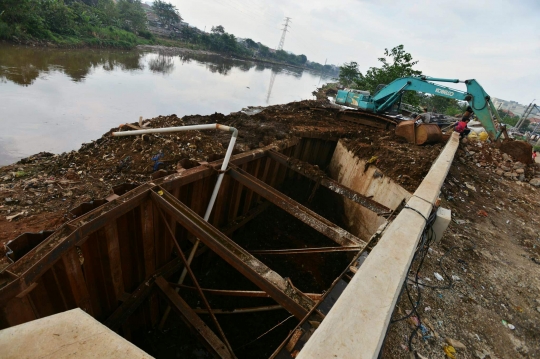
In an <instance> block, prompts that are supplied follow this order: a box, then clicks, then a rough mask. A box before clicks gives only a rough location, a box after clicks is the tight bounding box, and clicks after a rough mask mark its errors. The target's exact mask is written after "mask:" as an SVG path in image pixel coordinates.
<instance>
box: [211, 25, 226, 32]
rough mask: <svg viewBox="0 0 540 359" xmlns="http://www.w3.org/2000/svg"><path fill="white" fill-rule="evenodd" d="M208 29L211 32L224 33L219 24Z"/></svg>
mask: <svg viewBox="0 0 540 359" xmlns="http://www.w3.org/2000/svg"><path fill="white" fill-rule="evenodd" d="M210 31H211V32H212V34H224V33H225V28H224V27H223V26H221V25H218V26H212V29H211V30H210Z"/></svg>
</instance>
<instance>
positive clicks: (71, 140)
mask: <svg viewBox="0 0 540 359" xmlns="http://www.w3.org/2000/svg"><path fill="white" fill-rule="evenodd" d="M216 75H217V76H216ZM318 83H319V76H318V74H313V73H309V72H305V71H302V70H301V69H296V68H284V67H279V66H268V65H266V64H263V63H257V62H250V61H241V60H236V59H231V58H225V57H221V56H217V55H211V54H182V55H179V56H178V55H177V56H166V55H163V54H157V53H151V52H141V51H115V50H91V49H83V50H64V49H42V48H31V47H16V46H7V45H2V44H0V98H1V99H2V101H0V125H1V126H2V131H0V165H5V164H8V163H11V162H13V161H15V160H17V159H20V158H22V157H25V156H28V155H31V154H34V153H37V152H41V151H49V152H54V153H59V152H63V151H69V150H72V149H76V148H78V147H79V146H80V144H81V143H83V142H88V141H90V140H93V139H97V138H98V137H99V136H101V134H103V133H104V132H106V131H108V130H109V129H110V128H111V127H115V126H118V125H119V124H121V123H126V122H134V121H136V120H137V119H138V117H139V116H143V117H144V118H151V117H155V116H158V115H168V114H172V113H175V114H177V115H179V116H183V115H191V114H201V115H207V114H211V113H214V112H221V113H229V112H232V111H239V110H241V109H242V108H244V107H246V106H261V105H266V104H270V105H271V104H277V103H287V102H291V101H297V100H301V99H310V98H313V97H312V95H311V92H312V91H313V90H314V89H315V87H316V86H317V84H318Z"/></svg>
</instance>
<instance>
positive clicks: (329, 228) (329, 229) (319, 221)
mask: <svg viewBox="0 0 540 359" xmlns="http://www.w3.org/2000/svg"><path fill="white" fill-rule="evenodd" d="M227 173H228V174H229V175H230V176H231V177H232V178H234V179H235V180H237V181H239V182H240V183H242V184H243V185H244V186H246V187H248V188H249V189H251V190H253V191H255V192H257V193H258V194H260V195H261V196H262V197H264V198H266V199H267V200H268V201H270V202H272V203H273V204H275V205H276V206H278V207H280V208H281V209H283V210H285V211H286V212H288V213H289V214H291V215H293V216H294V217H296V218H297V219H299V220H300V221H302V222H304V223H305V224H307V225H308V226H310V227H311V228H313V229H315V230H316V231H318V232H320V233H321V234H323V235H325V236H326V237H328V238H330V239H331V240H333V241H334V242H336V243H338V244H340V245H342V246H345V247H362V248H363V247H365V246H366V242H364V241H363V240H361V239H360V238H358V237H356V236H354V235H352V234H351V233H349V232H347V231H346V230H344V229H343V228H341V227H339V226H336V225H335V224H334V223H332V222H330V221H329V220H327V219H326V218H324V217H322V216H320V215H318V214H317V213H315V212H313V211H312V210H310V209H309V208H306V207H304V206H302V205H301V204H300V203H298V202H296V201H293V200H292V199H291V198H289V197H287V196H285V195H284V194H283V193H281V192H279V191H278V190H276V189H275V188H273V187H271V186H269V185H267V184H266V183H264V182H263V181H260V180H258V179H257V178H255V177H253V176H251V175H250V174H249V173H247V172H245V171H244V170H242V169H240V168H238V167H231V169H230V171H228V172H227Z"/></svg>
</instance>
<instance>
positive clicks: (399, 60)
mask: <svg viewBox="0 0 540 359" xmlns="http://www.w3.org/2000/svg"><path fill="white" fill-rule="evenodd" d="M378 61H379V62H381V64H382V66H381V67H370V68H369V70H367V72H366V74H365V75H364V76H361V77H360V78H359V79H358V80H356V81H355V87H357V88H359V89H362V90H368V91H370V92H371V93H372V94H374V93H375V91H376V89H377V87H378V86H379V85H380V84H384V85H387V84H389V83H390V82H392V81H394V80H395V79H398V78H400V77H408V76H419V75H421V74H422V71H419V70H415V69H413V66H414V65H416V64H417V63H418V61H414V60H413V57H412V55H411V54H410V53H408V52H406V51H405V50H404V46H403V45H399V46H396V47H394V48H393V49H391V50H388V49H384V57H380V58H379V59H378ZM403 97H404V101H405V102H407V103H410V104H412V105H418V104H419V102H420V97H419V96H418V95H417V94H416V93H413V92H411V91H407V92H406V93H405V95H404V96H403Z"/></svg>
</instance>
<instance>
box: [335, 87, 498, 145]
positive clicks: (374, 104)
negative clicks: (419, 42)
mask: <svg viewBox="0 0 540 359" xmlns="http://www.w3.org/2000/svg"><path fill="white" fill-rule="evenodd" d="M434 82H450V83H460V82H461V83H465V85H466V86H467V91H466V92H463V91H460V90H456V89H452V88H449V87H446V86H442V85H439V84H436V83H434ZM405 91H418V92H424V93H428V94H432V95H435V96H442V97H446V98H452V99H456V100H459V101H467V102H468V103H469V106H470V108H472V110H473V112H474V114H475V115H476V117H477V118H478V120H479V121H480V123H481V124H482V126H483V127H484V128H485V130H486V132H487V133H488V135H489V137H490V139H491V140H492V141H497V140H499V138H500V137H501V134H502V133H504V134H505V138H508V136H507V135H506V132H505V127H504V125H499V124H502V122H501V119H500V117H499V114H498V113H497V109H496V108H495V106H494V105H493V103H492V102H491V98H490V96H489V95H488V94H487V93H486V91H484V89H483V88H482V86H480V84H479V83H478V82H477V81H476V80H465V81H460V80H457V79H443V78H435V77H427V76H418V77H402V78H398V79H396V80H394V81H393V82H391V83H390V84H388V85H379V87H378V91H377V92H376V93H375V94H374V95H373V96H372V95H370V93H369V92H367V91H360V90H339V91H338V93H337V96H336V103H337V104H340V105H344V106H348V107H353V108H357V109H358V110H360V111H358V114H360V116H356V117H357V118H361V117H364V118H363V120H360V121H359V122H361V123H362V121H363V123H365V122H366V121H369V120H371V121H379V122H381V121H386V122H387V123H388V122H389V121H391V120H390V119H389V118H388V116H385V113H387V112H388V111H389V110H391V109H393V108H395V106H397V109H398V110H399V109H400V107H401V98H402V96H403V93H404V92H405ZM358 114H357V115H358ZM370 114H371V115H370ZM351 117H354V116H353V115H352V111H348V118H351ZM396 125H397V128H396V134H398V135H400V136H403V137H405V138H407V140H409V141H410V142H416V143H418V141H415V140H416V138H417V137H418V135H421V137H422V136H423V139H424V140H423V142H422V141H420V142H421V143H429V142H437V141H439V140H441V139H442V137H443V136H442V133H441V132H440V129H439V128H438V126H436V125H429V124H427V125H420V126H415V125H414V121H403V122H402V123H397V121H396ZM418 144H420V143H418Z"/></svg>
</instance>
